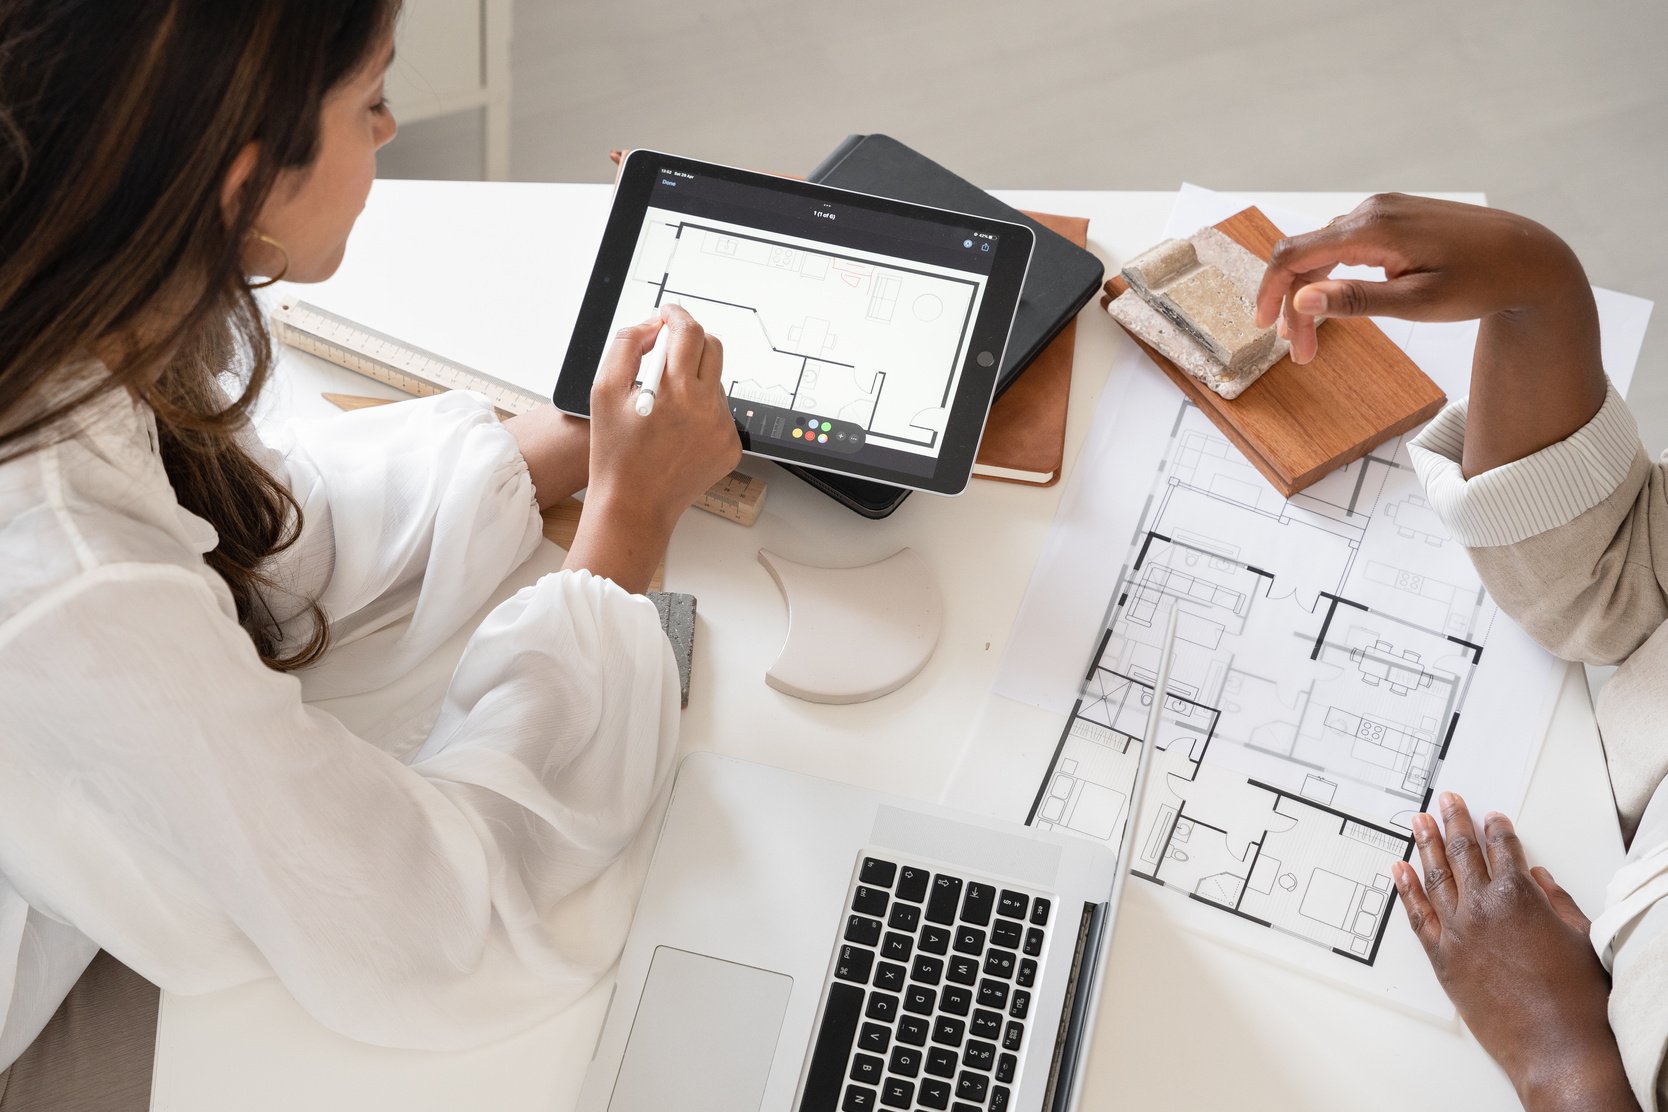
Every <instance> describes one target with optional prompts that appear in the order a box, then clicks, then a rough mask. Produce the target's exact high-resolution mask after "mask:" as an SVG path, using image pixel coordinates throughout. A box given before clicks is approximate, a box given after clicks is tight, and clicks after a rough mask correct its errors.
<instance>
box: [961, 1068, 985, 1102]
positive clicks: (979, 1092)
mask: <svg viewBox="0 0 1668 1112" xmlns="http://www.w3.org/2000/svg"><path fill="white" fill-rule="evenodd" d="M989 1086H990V1079H989V1078H987V1077H984V1076H983V1075H981V1074H977V1073H974V1072H972V1071H971V1070H962V1071H961V1076H960V1077H958V1078H956V1096H958V1097H960V1098H961V1099H962V1100H976V1101H978V1102H980V1103H981V1104H982V1103H984V1099H985V1090H986V1089H987V1088H988V1087H989Z"/></svg>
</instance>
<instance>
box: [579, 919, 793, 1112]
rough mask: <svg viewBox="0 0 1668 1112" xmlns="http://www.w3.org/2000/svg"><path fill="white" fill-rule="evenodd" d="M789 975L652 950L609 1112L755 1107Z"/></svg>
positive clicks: (734, 1111) (728, 1111)
mask: <svg viewBox="0 0 1668 1112" xmlns="http://www.w3.org/2000/svg"><path fill="white" fill-rule="evenodd" d="M792 988H793V978H792V977H788V976H785V975H783V974H781V973H772V972H769V971H768V970H764V969H754V968H753V967H752V966H748V965H737V964H736V963H735V962H730V961H722V960H720V959H718V958H709V957H705V956H703V955H701V954H692V953H689V952H688V951H686V950H674V949H673V948H672V947H670V946H660V947H657V948H656V949H655V952H654V959H653V960H652V961H651V962H650V963H649V976H648V979H647V980H646V981H645V982H644V985H643V997H642V999H641V1000H640V1001H638V1004H637V1017H636V1019H634V1020H633V1021H632V1024H631V1035H630V1037H629V1038H628V1039H627V1040H626V1049H625V1057H624V1058H622V1059H621V1061H620V1076H619V1078H618V1079H617V1080H616V1081H615V1083H614V1095H613V1097H612V1098H611V1099H610V1100H609V1102H608V1108H609V1112H665V1110H666V1109H668V1108H676V1109H678V1110H679V1112H741V1110H743V1109H747V1110H751V1109H756V1108H758V1106H759V1102H760V1101H761V1100H762V1099H763V1097H764V1090H765V1081H766V1080H767V1079H768V1078H769V1077H770V1064H771V1061H772V1059H774V1058H775V1056H776V1040H777V1039H778V1038H779V1037H780V1036H781V1033H782V1014H783V1013H784V1012H786V1011H787V1008H788V993H789V990H790V989H792Z"/></svg>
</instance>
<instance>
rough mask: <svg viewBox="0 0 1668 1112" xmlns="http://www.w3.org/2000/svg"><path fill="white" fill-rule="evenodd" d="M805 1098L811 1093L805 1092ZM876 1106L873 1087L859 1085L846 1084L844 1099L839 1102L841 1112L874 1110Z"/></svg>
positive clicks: (868, 1111) (809, 1096)
mask: <svg viewBox="0 0 1668 1112" xmlns="http://www.w3.org/2000/svg"><path fill="white" fill-rule="evenodd" d="M805 1099H806V1100H807V1101H809V1100H810V1099H811V1094H810V1093H806V1094H805ZM876 1107H877V1106H876V1104H875V1091H874V1090H873V1089H865V1088H863V1087H862V1086H860V1085H847V1086H846V1099H845V1100H843V1101H841V1102H840V1109H841V1112H874V1110H875V1108H876Z"/></svg>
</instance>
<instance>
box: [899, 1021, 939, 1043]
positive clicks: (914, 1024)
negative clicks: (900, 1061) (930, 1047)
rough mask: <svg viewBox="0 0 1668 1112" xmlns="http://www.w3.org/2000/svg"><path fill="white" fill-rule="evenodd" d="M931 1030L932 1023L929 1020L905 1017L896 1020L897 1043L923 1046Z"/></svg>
mask: <svg viewBox="0 0 1668 1112" xmlns="http://www.w3.org/2000/svg"><path fill="white" fill-rule="evenodd" d="M931 1030H932V1023H931V1022H930V1021H929V1020H925V1019H919V1018H917V1017H916V1016H912V1015H906V1016H904V1017H903V1018H902V1019H900V1020H898V1041H899V1042H901V1043H907V1044H908V1045H910V1046H925V1045H926V1044H927V1034H928V1032H929V1031H931Z"/></svg>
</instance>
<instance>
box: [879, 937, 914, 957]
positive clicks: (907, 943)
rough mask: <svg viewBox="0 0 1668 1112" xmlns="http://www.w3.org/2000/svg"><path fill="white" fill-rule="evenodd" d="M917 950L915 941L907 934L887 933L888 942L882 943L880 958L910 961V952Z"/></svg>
mask: <svg viewBox="0 0 1668 1112" xmlns="http://www.w3.org/2000/svg"><path fill="white" fill-rule="evenodd" d="M914 949H915V940H914V939H913V938H911V937H909V935H907V934H899V933H898V932H897V931H887V932H886V941H885V942H883V943H881V946H880V956H881V957H883V958H890V959H891V960H893V961H908V960H909V954H910V951H912V950H914Z"/></svg>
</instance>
